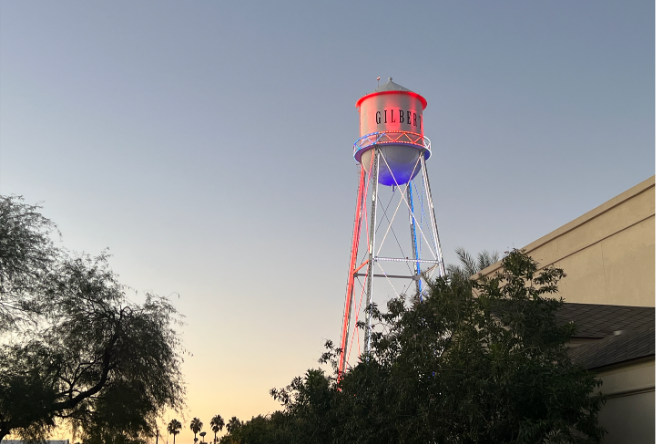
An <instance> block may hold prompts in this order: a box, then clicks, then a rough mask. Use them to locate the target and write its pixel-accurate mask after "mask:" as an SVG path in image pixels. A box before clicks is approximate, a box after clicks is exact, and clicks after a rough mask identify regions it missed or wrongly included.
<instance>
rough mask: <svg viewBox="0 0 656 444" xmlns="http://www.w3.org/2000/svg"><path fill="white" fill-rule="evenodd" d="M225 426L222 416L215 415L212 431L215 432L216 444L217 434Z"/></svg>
mask: <svg viewBox="0 0 656 444" xmlns="http://www.w3.org/2000/svg"><path fill="white" fill-rule="evenodd" d="M224 425H225V422H224V421H223V418H222V417H221V415H215V416H214V417H213V418H212V420H211V421H210V427H212V431H213V432H214V444H216V434H217V433H218V432H220V431H221V430H223V426H224ZM174 444H175V443H174Z"/></svg>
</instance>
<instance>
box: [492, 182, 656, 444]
mask: <svg viewBox="0 0 656 444" xmlns="http://www.w3.org/2000/svg"><path fill="white" fill-rule="evenodd" d="M654 199H655V195H654V176H652V177H651V178H649V179H647V180H645V181H643V182H641V183H639V184H638V185H636V186H634V187H633V188H631V189H629V190H627V191H625V192H623V193H622V194H620V195H618V196H616V197H614V198H613V199H611V200H609V201H607V202H605V203H604V204H602V205H600V206H598V207H597V208H595V209H593V210H591V211H589V212H587V213H585V214H584V215H582V216H581V217H579V218H577V219H574V220H573V221H571V222H569V223H567V224H565V225H563V226H562V227H560V228H558V229H556V230H554V231H552V232H551V233H549V234H547V235H545V236H543V237H541V238H540V239H538V240H536V241H535V242H532V243H530V244H529V245H527V246H526V247H524V248H523V250H524V251H525V252H526V253H527V254H528V255H530V256H531V257H532V258H533V259H534V260H536V261H537V262H538V264H539V266H540V267H541V268H543V267H547V266H555V267H558V268H562V269H563V270H565V273H566V275H567V276H566V277H565V278H564V279H563V280H562V281H561V283H560V285H559V290H560V296H561V297H562V298H563V299H564V300H565V305H564V306H563V308H562V309H561V310H560V312H559V313H558V321H559V322H561V323H566V322H574V323H575V325H576V326H577V332H576V334H575V336H574V337H573V338H572V340H571V342H570V344H569V345H570V357H571V358H572V360H573V361H574V362H576V363H579V364H581V365H583V366H584V367H586V368H587V369H589V370H591V371H593V372H595V373H596V374H597V375H598V377H599V378H600V379H601V381H602V382H603V385H602V387H601V391H602V393H604V394H605V395H607V402H606V405H605V406H604V408H603V410H602V411H601V413H600V415H599V421H600V423H601V425H602V426H603V427H604V428H606V430H607V431H608V432H609V433H608V435H607V436H606V437H605V438H604V443H607V444H617V443H648V442H651V443H653V442H654V441H655V436H654V427H655V421H654V417H655V414H656V412H655V408H654V371H655V369H656V368H655V366H654V292H655V285H654V283H655V272H654V270H655V261H654V254H655V250H654V228H655V226H654ZM499 269H500V263H496V264H493V265H491V266H490V267H488V268H486V269H485V270H483V271H482V274H483V275H493V274H494V273H496V272H497V271H498V270H499Z"/></svg>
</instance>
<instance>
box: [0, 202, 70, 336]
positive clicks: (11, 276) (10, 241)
mask: <svg viewBox="0 0 656 444" xmlns="http://www.w3.org/2000/svg"><path fill="white" fill-rule="evenodd" d="M53 231H56V228H55V226H54V224H53V223H52V222H51V221H50V220H48V219H47V218H45V217H43V215H41V213H39V207H38V206H35V205H27V204H25V203H23V199H22V198H21V197H16V196H9V197H4V196H0V333H7V332H9V331H12V330H15V329H17V328H19V327H21V326H24V323H25V322H26V321H30V320H34V317H35V315H36V314H41V313H43V308H44V307H43V306H42V304H41V303H40V302H41V301H40V298H39V296H40V294H39V291H38V290H39V287H40V283H41V279H42V277H43V276H44V275H45V274H47V273H48V272H49V270H50V268H51V267H52V265H53V264H54V263H55V262H56V260H57V257H58V256H59V254H60V251H59V250H58V249H57V248H55V247H54V245H53V243H52V240H51V239H50V235H51V233H52V232H53Z"/></svg>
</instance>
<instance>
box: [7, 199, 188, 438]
mask: <svg viewBox="0 0 656 444" xmlns="http://www.w3.org/2000/svg"><path fill="white" fill-rule="evenodd" d="M38 208H39V207H35V206H30V205H26V204H24V203H23V202H22V200H21V199H20V198H14V197H2V196H0V246H2V248H0V317H2V321H0V324H1V325H2V328H1V329H0V330H2V331H1V332H0V334H1V335H0V344H1V345H0V441H1V440H2V439H3V438H4V437H5V436H6V435H7V434H8V433H10V432H11V433H14V434H17V435H19V436H21V437H22V438H24V439H42V438H44V437H45V436H46V434H47V433H48V431H49V430H51V429H52V428H53V427H54V426H56V425H57V423H58V422H61V421H68V422H69V423H70V424H71V425H72V426H73V427H74V428H79V429H81V432H82V435H81V436H82V439H83V441H85V442H89V443H93V442H100V441H107V439H109V438H107V437H111V440H110V441H107V442H119V441H121V440H123V441H121V442H127V441H135V440H139V439H141V438H143V437H148V436H152V435H153V433H154V430H155V428H156V419H157V416H158V414H159V412H161V411H162V409H163V408H165V407H170V408H174V409H175V408H179V407H181V406H182V405H183V402H184V401H183V396H184V383H183V381H182V375H181V372H180V363H181V358H180V343H179V340H178V337H177V333H176V331H175V330H174V329H173V325H174V324H175V323H176V322H177V314H176V311H175V309H174V308H173V306H172V305H171V304H170V303H169V302H168V301H167V300H166V299H164V298H160V297H158V296H156V295H152V294H147V295H146V297H145V302H144V303H143V304H135V303H133V302H130V301H129V300H128V299H127V296H126V288H125V287H124V286H123V285H122V284H120V282H119V281H118V279H117V278H116V276H115V275H114V274H113V273H112V271H111V270H110V269H109V266H108V262H107V257H106V256H105V255H100V256H98V257H96V258H91V257H89V256H79V257H71V256H69V255H67V254H65V253H64V252H63V251H62V250H60V249H57V248H54V247H53V243H52V241H51V240H50V237H49V236H50V234H51V233H52V231H54V230H55V227H54V225H53V224H52V223H51V222H50V221H49V220H48V219H46V218H44V217H43V216H41V215H40V214H39V213H38Z"/></svg>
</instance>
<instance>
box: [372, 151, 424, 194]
mask: <svg viewBox="0 0 656 444" xmlns="http://www.w3.org/2000/svg"><path fill="white" fill-rule="evenodd" d="M378 149H379V150H380V154H381V157H380V163H379V172H378V183H379V184H381V185H387V186H394V185H403V184H405V183H408V182H409V181H411V180H412V179H414V177H415V176H416V175H417V173H419V171H420V170H421V165H420V163H419V155H420V154H421V151H420V150H418V149H417V148H414V147H412V146H408V145H382V146H380V145H379V146H378ZM373 153H374V150H373V149H370V150H367V151H365V152H364V153H362V157H361V159H360V162H361V163H362V166H364V169H365V170H366V171H367V174H368V173H369V170H370V167H371V157H372V156H373Z"/></svg>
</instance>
